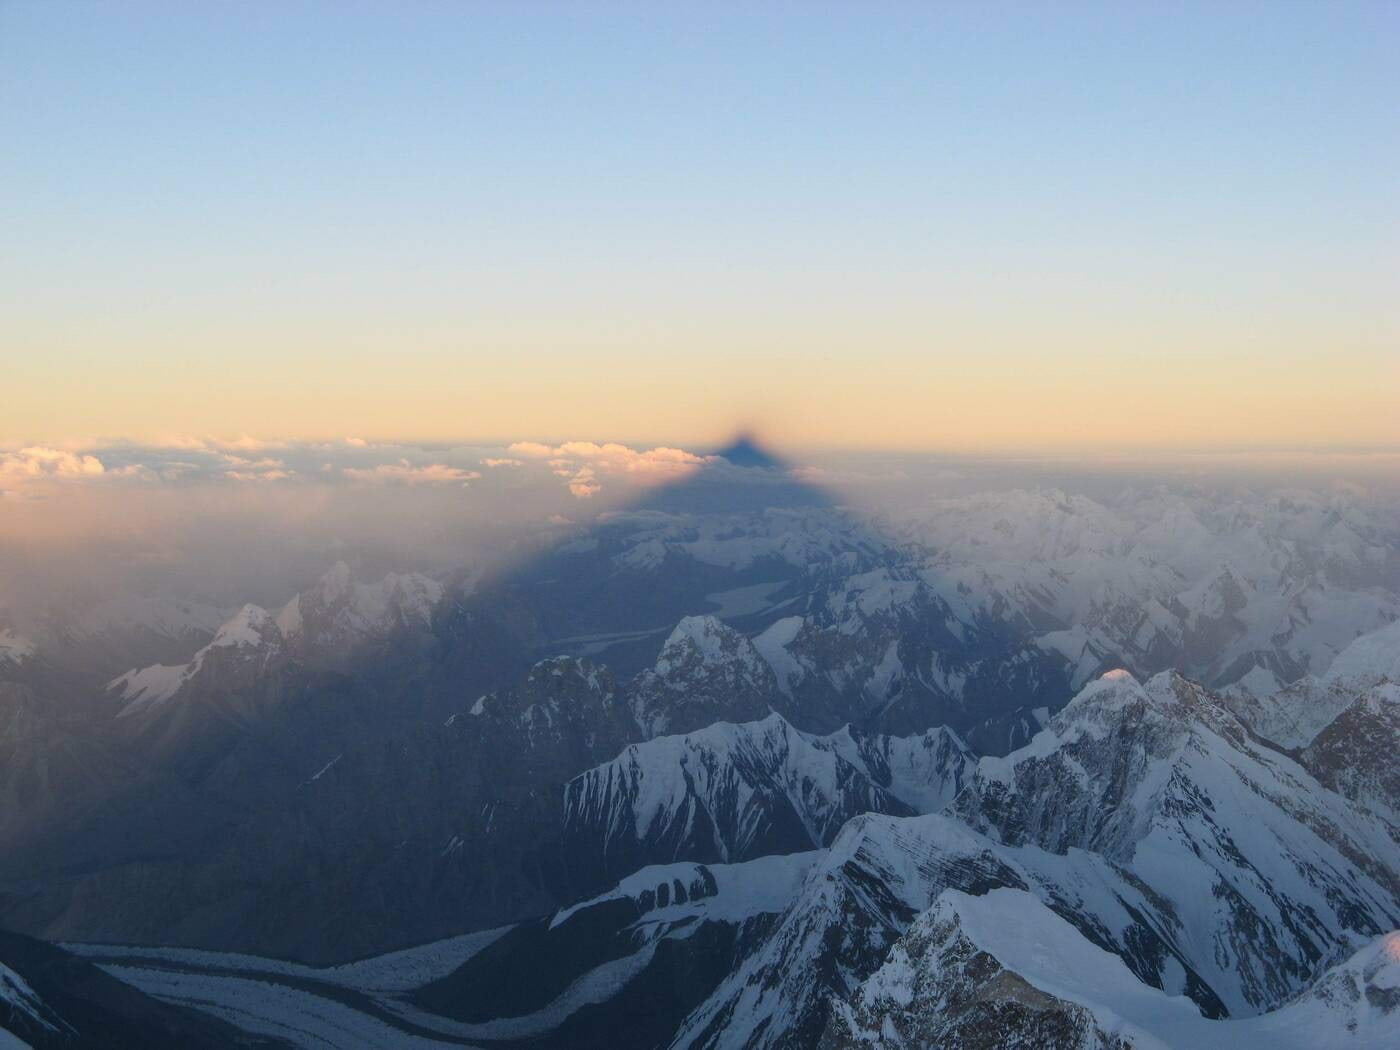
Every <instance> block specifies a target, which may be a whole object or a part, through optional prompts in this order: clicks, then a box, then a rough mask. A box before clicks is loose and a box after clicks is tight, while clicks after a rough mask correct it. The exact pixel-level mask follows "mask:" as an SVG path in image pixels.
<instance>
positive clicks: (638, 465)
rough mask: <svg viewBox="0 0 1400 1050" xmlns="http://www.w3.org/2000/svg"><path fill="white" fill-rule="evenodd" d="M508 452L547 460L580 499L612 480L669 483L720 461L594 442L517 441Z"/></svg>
mask: <svg viewBox="0 0 1400 1050" xmlns="http://www.w3.org/2000/svg"><path fill="white" fill-rule="evenodd" d="M507 451H508V452H511V453H513V454H514V455H517V456H525V457H527V458H529V459H536V460H541V459H542V460H545V461H546V462H547V464H548V466H549V468H550V469H551V470H552V471H553V472H554V474H555V475H556V476H557V477H560V478H564V479H566V480H567V482H568V486H569V491H570V492H572V493H573V494H574V495H575V496H577V497H578V498H579V499H589V498H590V497H593V496H596V495H597V494H598V493H599V492H601V491H602V489H603V483H604V481H605V480H607V479H609V478H622V479H626V480H629V481H633V482H641V483H649V482H659V481H669V480H671V479H673V478H680V477H684V476H685V475H687V474H689V473H691V472H693V471H695V470H697V469H699V468H700V467H702V466H704V465H705V464H707V463H712V462H714V461H715V459H716V457H714V456H699V455H696V454H695V453H694V452H687V451H685V449H680V448H669V447H666V446H661V447H658V448H652V449H635V448H632V447H630V446H628V445H622V444H619V443H617V442H612V441H610V442H607V443H606V444H602V445H600V444H598V443H597V442H594V441H566V442H564V443H563V444H562V445H543V444H540V443H539V442H537V441H517V442H516V443H515V444H513V445H511V446H510V447H509V449H507Z"/></svg>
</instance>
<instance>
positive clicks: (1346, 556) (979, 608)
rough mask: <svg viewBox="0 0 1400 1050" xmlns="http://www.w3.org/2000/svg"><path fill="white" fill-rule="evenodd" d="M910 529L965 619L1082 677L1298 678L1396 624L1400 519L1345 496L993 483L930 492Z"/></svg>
mask: <svg viewBox="0 0 1400 1050" xmlns="http://www.w3.org/2000/svg"><path fill="white" fill-rule="evenodd" d="M902 533H903V535H905V536H907V537H908V538H910V539H912V540H917V542H919V543H922V544H925V545H927V546H928V547H929V548H930V549H931V551H932V555H931V556H930V558H929V559H928V560H927V562H926V563H925V568H924V572H925V575H926V577H927V579H928V580H929V582H930V584H931V586H933V587H934V588H935V590H937V592H938V593H939V594H940V595H941V596H942V597H943V598H944V599H945V600H946V601H948V603H949V604H950V605H951V606H952V607H953V608H954V609H955V610H958V617H959V619H961V620H964V621H970V620H973V619H974V618H975V617H976V616H978V615H979V614H983V615H985V614H990V615H993V616H995V617H997V618H998V619H1003V620H1004V619H1008V618H1012V619H1015V620H1018V621H1020V622H1021V623H1024V624H1026V625H1027V626H1028V627H1029V628H1031V629H1032V630H1033V631H1034V632H1035V633H1036V635H1037V644H1039V645H1040V646H1041V647H1042V648H1044V649H1045V650H1047V651H1050V652H1054V653H1057V654H1060V655H1061V656H1062V657H1063V658H1064V659H1065V660H1066V661H1068V662H1069V664H1070V665H1071V666H1072V667H1073V669H1074V672H1073V674H1074V684H1075V685H1076V686H1078V685H1079V684H1082V683H1083V682H1086V681H1088V680H1089V679H1090V678H1092V677H1093V676H1095V675H1096V674H1098V673H1101V672H1102V671H1104V670H1108V669H1111V668H1113V667H1128V668H1129V669H1131V670H1133V671H1135V672H1137V673H1138V674H1141V675H1150V674H1153V673H1155V672H1157V671H1160V670H1165V669H1168V668H1177V669H1179V670H1181V671H1183V672H1184V673H1186V674H1188V675H1191V676H1192V677H1196V678H1199V679H1201V680H1202V681H1204V682H1206V683H1207V684H1210V685H1222V686H1223V685H1226V684H1229V683H1232V682H1235V681H1237V680H1238V679H1240V678H1241V677H1243V676H1244V675H1246V674H1247V673H1249V672H1250V671H1251V670H1253V669H1259V670H1260V671H1261V672H1266V673H1267V674H1268V675H1270V676H1271V677H1273V678H1274V679H1276V680H1277V681H1279V682H1282V683H1288V682H1291V681H1293V680H1295V679H1297V678H1298V677H1299V676H1301V675H1303V674H1305V673H1309V672H1310V673H1312V674H1315V675H1320V674H1321V673H1323V672H1324V671H1325V670H1326V669H1327V667H1328V665H1329V664H1330V663H1331V661H1332V659H1333V658H1334V657H1335V656H1336V655H1337V654H1338V653H1339V652H1340V651H1341V650H1342V649H1344V648H1345V647H1346V646H1347V645H1348V644H1349V643H1350V642H1351V641H1352V640H1353V639H1355V638H1356V637H1357V636H1359V635H1361V634H1365V633H1367V632H1370V631H1374V630H1376V629H1377V628H1379V627H1382V626H1384V625H1386V624H1389V623H1392V622H1394V621H1395V620H1397V619H1400V542H1398V541H1400V531H1397V528H1396V524H1395V521H1394V518H1393V516H1392V515H1390V514H1389V513H1388V512H1387V510H1386V509H1385V508H1384V507H1375V506H1370V505H1367V504H1363V503H1361V502H1358V501H1356V500H1352V499H1348V498H1345V497H1340V496H1338V497H1322V496H1318V495H1314V494H1312V493H1307V492H1297V491H1295V492H1274V493H1268V494H1262V495H1255V494H1251V493H1248V492H1233V493H1225V494H1219V493H1211V492H1206V491H1199V492H1185V493H1181V492H1172V491H1168V490H1166V489H1151V490H1138V491H1127V492H1125V493H1123V494H1122V495H1121V496H1119V497H1118V498H1117V499H1115V500H1112V501H1108V502H1099V501H1096V500H1094V499H1091V498H1089V497H1088V496H1084V495H1079V494H1070V493H1066V492H1064V491H1062V490H1058V489H1047V490H1038V491H1027V490H1014V491H1007V492H990V493H982V494H979V495H976V496H966V497H955V498H945V499H936V500H932V501H930V502H929V503H928V504H927V505H926V506H925V508H924V509H923V510H922V511H920V512H919V513H917V514H914V515H911V516H909V518H908V519H907V520H906V521H905V522H904V523H903V529H902Z"/></svg>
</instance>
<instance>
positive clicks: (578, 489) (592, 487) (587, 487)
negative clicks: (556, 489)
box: [569, 467, 603, 499]
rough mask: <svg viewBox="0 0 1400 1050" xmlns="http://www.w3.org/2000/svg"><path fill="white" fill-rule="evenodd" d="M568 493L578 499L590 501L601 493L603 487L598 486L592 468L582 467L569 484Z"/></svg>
mask: <svg viewBox="0 0 1400 1050" xmlns="http://www.w3.org/2000/svg"><path fill="white" fill-rule="evenodd" d="M569 491H570V492H572V493H573V494H574V495H575V496H577V497H578V498H579V499H591V498H592V497H594V496H596V495H598V493H600V492H602V491H603V486H602V485H600V484H598V481H597V478H596V477H595V475H594V473H593V468H592V467H583V468H582V469H580V470H579V472H578V473H577V474H575V475H574V476H573V479H572V480H571V481H570V482H569Z"/></svg>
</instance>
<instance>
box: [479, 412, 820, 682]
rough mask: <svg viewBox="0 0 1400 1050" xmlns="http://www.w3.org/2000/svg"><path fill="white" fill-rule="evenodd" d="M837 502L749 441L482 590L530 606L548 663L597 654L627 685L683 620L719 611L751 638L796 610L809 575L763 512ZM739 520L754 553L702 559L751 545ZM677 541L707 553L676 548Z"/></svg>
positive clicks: (781, 520) (535, 642)
mask: <svg viewBox="0 0 1400 1050" xmlns="http://www.w3.org/2000/svg"><path fill="white" fill-rule="evenodd" d="M836 503H837V501H836V500H835V499H833V497H832V495H831V494H830V493H828V492H827V491H826V490H824V489H822V488H820V487H818V486H816V485H811V484H808V483H806V482H803V481H800V480H798V479H797V478H795V477H794V476H793V474H792V470H791V467H790V466H789V465H788V464H786V463H784V462H783V461H782V460H781V459H779V458H778V457H777V456H775V455H773V454H771V453H769V452H767V451H766V450H764V449H762V448H760V447H759V446H758V445H757V444H756V443H755V442H754V441H753V440H752V439H751V438H749V437H747V436H742V437H740V438H738V439H737V440H736V441H735V442H734V443H733V444H731V445H730V446H728V447H727V448H725V449H723V450H721V451H719V452H718V453H716V454H714V455H713V456H712V457H711V458H710V459H709V461H708V462H707V463H706V464H705V465H704V466H702V467H700V468H699V469H698V470H696V471H694V472H693V473H691V474H688V475H686V476H685V477H684V478H681V479H679V480H677V481H673V482H668V483H666V484H662V485H659V486H657V487H656V488H653V489H650V490H648V491H647V492H646V493H645V494H644V495H643V496H642V497H641V498H640V499H638V500H637V501H635V502H634V503H632V504H629V505H627V506H624V507H621V508H619V509H617V510H614V511H611V512H609V513H607V514H604V515H602V516H601V517H600V518H599V520H598V521H597V522H595V523H594V524H592V525H591V526H589V527H588V528H586V529H584V530H581V531H579V532H575V533H573V534H571V535H569V536H567V537H566V538H564V539H563V540H562V541H561V542H558V543H556V544H554V545H553V546H551V547H549V548H548V549H546V550H544V551H542V552H539V553H537V554H536V555H534V556H532V557H530V558H527V559H526V560H524V561H522V562H519V563H516V564H515V565H513V566H511V567H510V568H508V569H507V570H505V571H503V572H501V573H498V574H496V575H495V576H494V577H493V578H491V579H489V580H487V581H484V582H483V585H482V587H481V588H480V589H479V591H478V595H479V596H481V595H490V596H492V597H491V601H493V602H497V603H499V601H500V598H501V597H502V593H503V592H505V593H506V594H509V595H510V596H512V597H513V598H514V599H515V600H517V601H518V602H519V603H520V604H522V605H523V606H525V607H526V608H528V609H529V611H530V614H531V618H532V620H533V624H532V627H533V630H532V632H531V633H532V635H533V638H532V646H533V648H534V650H535V653H536V655H537V656H540V657H543V656H553V655H568V656H586V657H589V658H591V659H594V660H597V661H601V662H604V663H606V664H607V665H608V666H609V667H610V668H611V669H612V670H613V671H615V672H616V673H617V674H618V675H619V676H620V677H623V678H626V677H629V676H630V675H631V674H633V673H635V672H637V671H639V670H641V669H643V668H645V667H649V666H650V665H651V663H652V662H653V661H654V660H655V659H656V654H657V651H658V650H659V649H660V647H661V643H662V642H663V641H664V640H665V639H666V636H667V635H668V634H669V633H670V632H671V630H672V629H673V628H674V627H675V625H676V623H677V622H678V621H680V620H681V619H682V618H683V617H686V616H692V615H699V614H705V613H713V614H716V615H719V616H721V617H722V618H724V619H725V620H726V621H728V622H730V623H731V624H733V625H734V626H735V627H737V628H738V629H740V630H743V631H746V632H748V633H752V632H754V631H756V630H759V629H761V628H762V627H764V626H766V625H767V623H769V622H772V620H774V619H777V618H778V617H780V616H782V615H785V613H784V612H783V608H784V606H785V604H787V603H793V604H796V600H797V599H798V597H799V595H798V593H797V590H796V588H795V587H794V586H793V584H794V583H795V581H796V580H797V579H798V578H799V577H800V576H801V574H802V570H801V569H800V568H799V567H798V566H796V565H794V564H793V563H792V562H791V561H790V560H787V559H785V558H782V557H780V556H779V555H778V554H777V553H776V552H775V551H774V549H773V548H774V547H775V546H776V545H777V543H778V542H780V541H781V539H782V537H783V536H784V534H785V533H786V532H787V530H788V520H787V519H786V518H785V517H783V516H779V517H777V518H774V519H771V520H766V521H757V520H756V519H755V518H754V516H755V515H758V516H762V514H763V512H764V511H766V510H769V509H774V510H780V511H788V512H794V513H801V512H802V511H804V510H813V511H820V510H831V509H833V508H834V507H835V506H836ZM729 514H737V515H747V516H749V518H750V521H751V522H756V525H757V528H758V531H756V532H755V533H754V535H753V541H752V544H751V546H752V550H751V552H750V555H751V556H743V557H738V558H732V557H728V558H727V557H726V556H725V555H721V554H712V555H710V556H706V555H705V554H704V553H701V550H702V548H704V547H706V546H707V545H711V544H727V551H728V553H729V554H730V555H733V554H735V553H736V549H737V548H738V547H739V545H740V544H741V542H742V541H740V540H737V539H736V537H735V535H733V534H732V530H730V529H727V528H726V527H725V526H724V525H723V516H724V515H729ZM792 524H793V525H794V526H795V525H796V524H797V523H796V522H793V523H792ZM794 531H796V530H795V529H794ZM676 544H681V545H689V546H691V548H692V553H696V554H699V556H692V557H681V556H677V555H676V554H675V553H674V552H673V551H671V550H668V549H667V548H668V546H670V545H676ZM796 611H799V610H797V609H795V608H792V609H788V610H787V613H788V614H790V613H792V612H796Z"/></svg>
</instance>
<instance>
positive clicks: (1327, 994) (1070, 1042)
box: [820, 889, 1400, 1050]
mask: <svg viewBox="0 0 1400 1050" xmlns="http://www.w3.org/2000/svg"><path fill="white" fill-rule="evenodd" d="M1397 992H1400V933H1392V934H1388V935H1386V936H1384V937H1381V938H1378V939H1377V940H1376V941H1375V942H1373V943H1372V944H1370V945H1367V946H1366V947H1365V948H1362V949H1361V950H1360V951H1358V952H1357V953H1356V954H1355V955H1354V956H1352V957H1351V958H1349V959H1347V960H1346V961H1345V962H1342V963H1340V964H1338V965H1337V966H1335V967H1332V968H1331V969H1329V970H1328V971H1327V972H1326V973H1325V974H1324V975H1323V976H1322V977H1321V978H1320V979H1319V980H1318V982H1317V983H1316V984H1315V985H1313V987H1312V988H1310V989H1309V990H1308V991H1307V992H1306V993H1304V994H1303V995H1302V996H1300V997H1299V998H1298V999H1296V1000H1294V1001H1293V1002H1291V1003H1289V1004H1288V1005H1286V1006H1284V1007H1282V1008H1280V1009H1279V1010H1277V1011H1274V1012H1273V1013H1269V1014H1265V1015H1263V1016H1261V1017H1252V1018H1246V1019H1242V1020H1210V1019H1207V1018H1204V1017H1202V1016H1201V1014H1200V1012H1199V1011H1198V1009H1197V1007H1196V1004H1195V1003H1193V1002H1192V1001H1191V1000H1190V999H1187V998H1186V997H1184V996H1172V995H1168V994H1166V993H1165V992H1163V991H1161V990H1160V989H1157V988H1152V987H1150V986H1148V985H1145V984H1143V983H1142V982H1141V981H1139V980H1138V979H1137V977H1136V976H1134V974H1133V973H1132V972H1131V971H1130V970H1129V969H1128V968H1127V967H1126V966H1125V965H1123V961H1122V960H1121V959H1120V958H1118V956H1116V955H1114V954H1113V953H1112V952H1108V951H1105V950H1104V949H1103V948H1101V947H1099V946H1098V945H1096V944H1094V943H1092V942H1091V941H1090V940H1088V939H1087V938H1085V937H1084V936H1083V935H1082V934H1081V933H1080V932H1079V931H1078V930H1076V929H1075V927H1074V926H1073V925H1071V924H1070V923H1068V922H1066V921H1065V920H1064V919H1063V918H1061V917H1060V916H1059V915H1056V914H1055V912H1054V911H1052V910H1051V909H1049V908H1047V907H1046V906H1045V905H1044V904H1043V903H1042V902H1041V901H1040V900H1039V899H1038V898H1037V897H1035V896H1034V895H1032V894H1029V893H1025V892H1023V891H1021V890H1014V889H995V890H991V891H990V892H988V893H985V894H982V895H981V896H971V895H969V894H966V893H961V892H959V891H957V890H947V891H945V892H944V893H943V894H942V895H941V896H940V897H939V898H938V901H937V903H936V904H935V905H934V906H933V907H932V908H930V909H929V910H928V911H926V912H924V913H923V914H922V915H920V916H919V918H918V919H917V920H915V922H914V923H913V925H911V926H910V928H909V930H908V932H906V933H905V934H904V936H903V937H901V938H900V940H899V941H898V942H897V943H896V944H895V946H894V947H893V948H892V949H891V950H890V953H889V956H888V957H887V958H886V960H885V962H884V963H883V964H882V965H881V967H880V968H879V969H878V970H877V971H876V972H875V973H874V974H872V975H871V976H870V977H869V978H867V979H866V980H865V981H864V982H862V984H861V985H860V987H859V988H858V989H857V990H856V992H855V993H854V994H853V995H852V996H851V997H850V998H849V999H848V1000H846V1001H844V1002H841V1003H839V1004H837V1007H836V1009H835V1010H834V1011H833V1013H832V1017H831V1021H830V1022H829V1024H828V1026H827V1029H826V1032H825V1033H824V1034H823V1037H822V1040H821V1044H820V1045H821V1047H822V1050H848V1048H854V1047H865V1046H872V1045H878V1046H881V1047H888V1048H890V1050H903V1048H914V1047H926V1046H958V1047H984V1046H985V1047H1048V1046H1056V1047H1077V1048H1086V1050H1087V1048H1101V1050H1110V1048H1129V1047H1131V1048H1139V1050H1149V1048H1150V1050H1157V1048H1161V1047H1186V1046H1190V1047H1200V1048H1202V1050H1209V1048H1220V1050H1248V1048H1251V1047H1258V1048H1267V1050H1274V1048H1279V1050H1287V1048H1297V1050H1312V1048H1315V1047H1323V1046H1326V1047H1338V1048H1342V1047H1356V1048H1358V1050H1359V1048H1361V1047H1372V1046H1383V1045H1387V1043H1388V1041H1389V1040H1390V1039H1392V1038H1393V1037H1394V1035H1395V1034H1396V1031H1397V1024H1400V1017H1397V1013H1400V996H1397Z"/></svg>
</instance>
